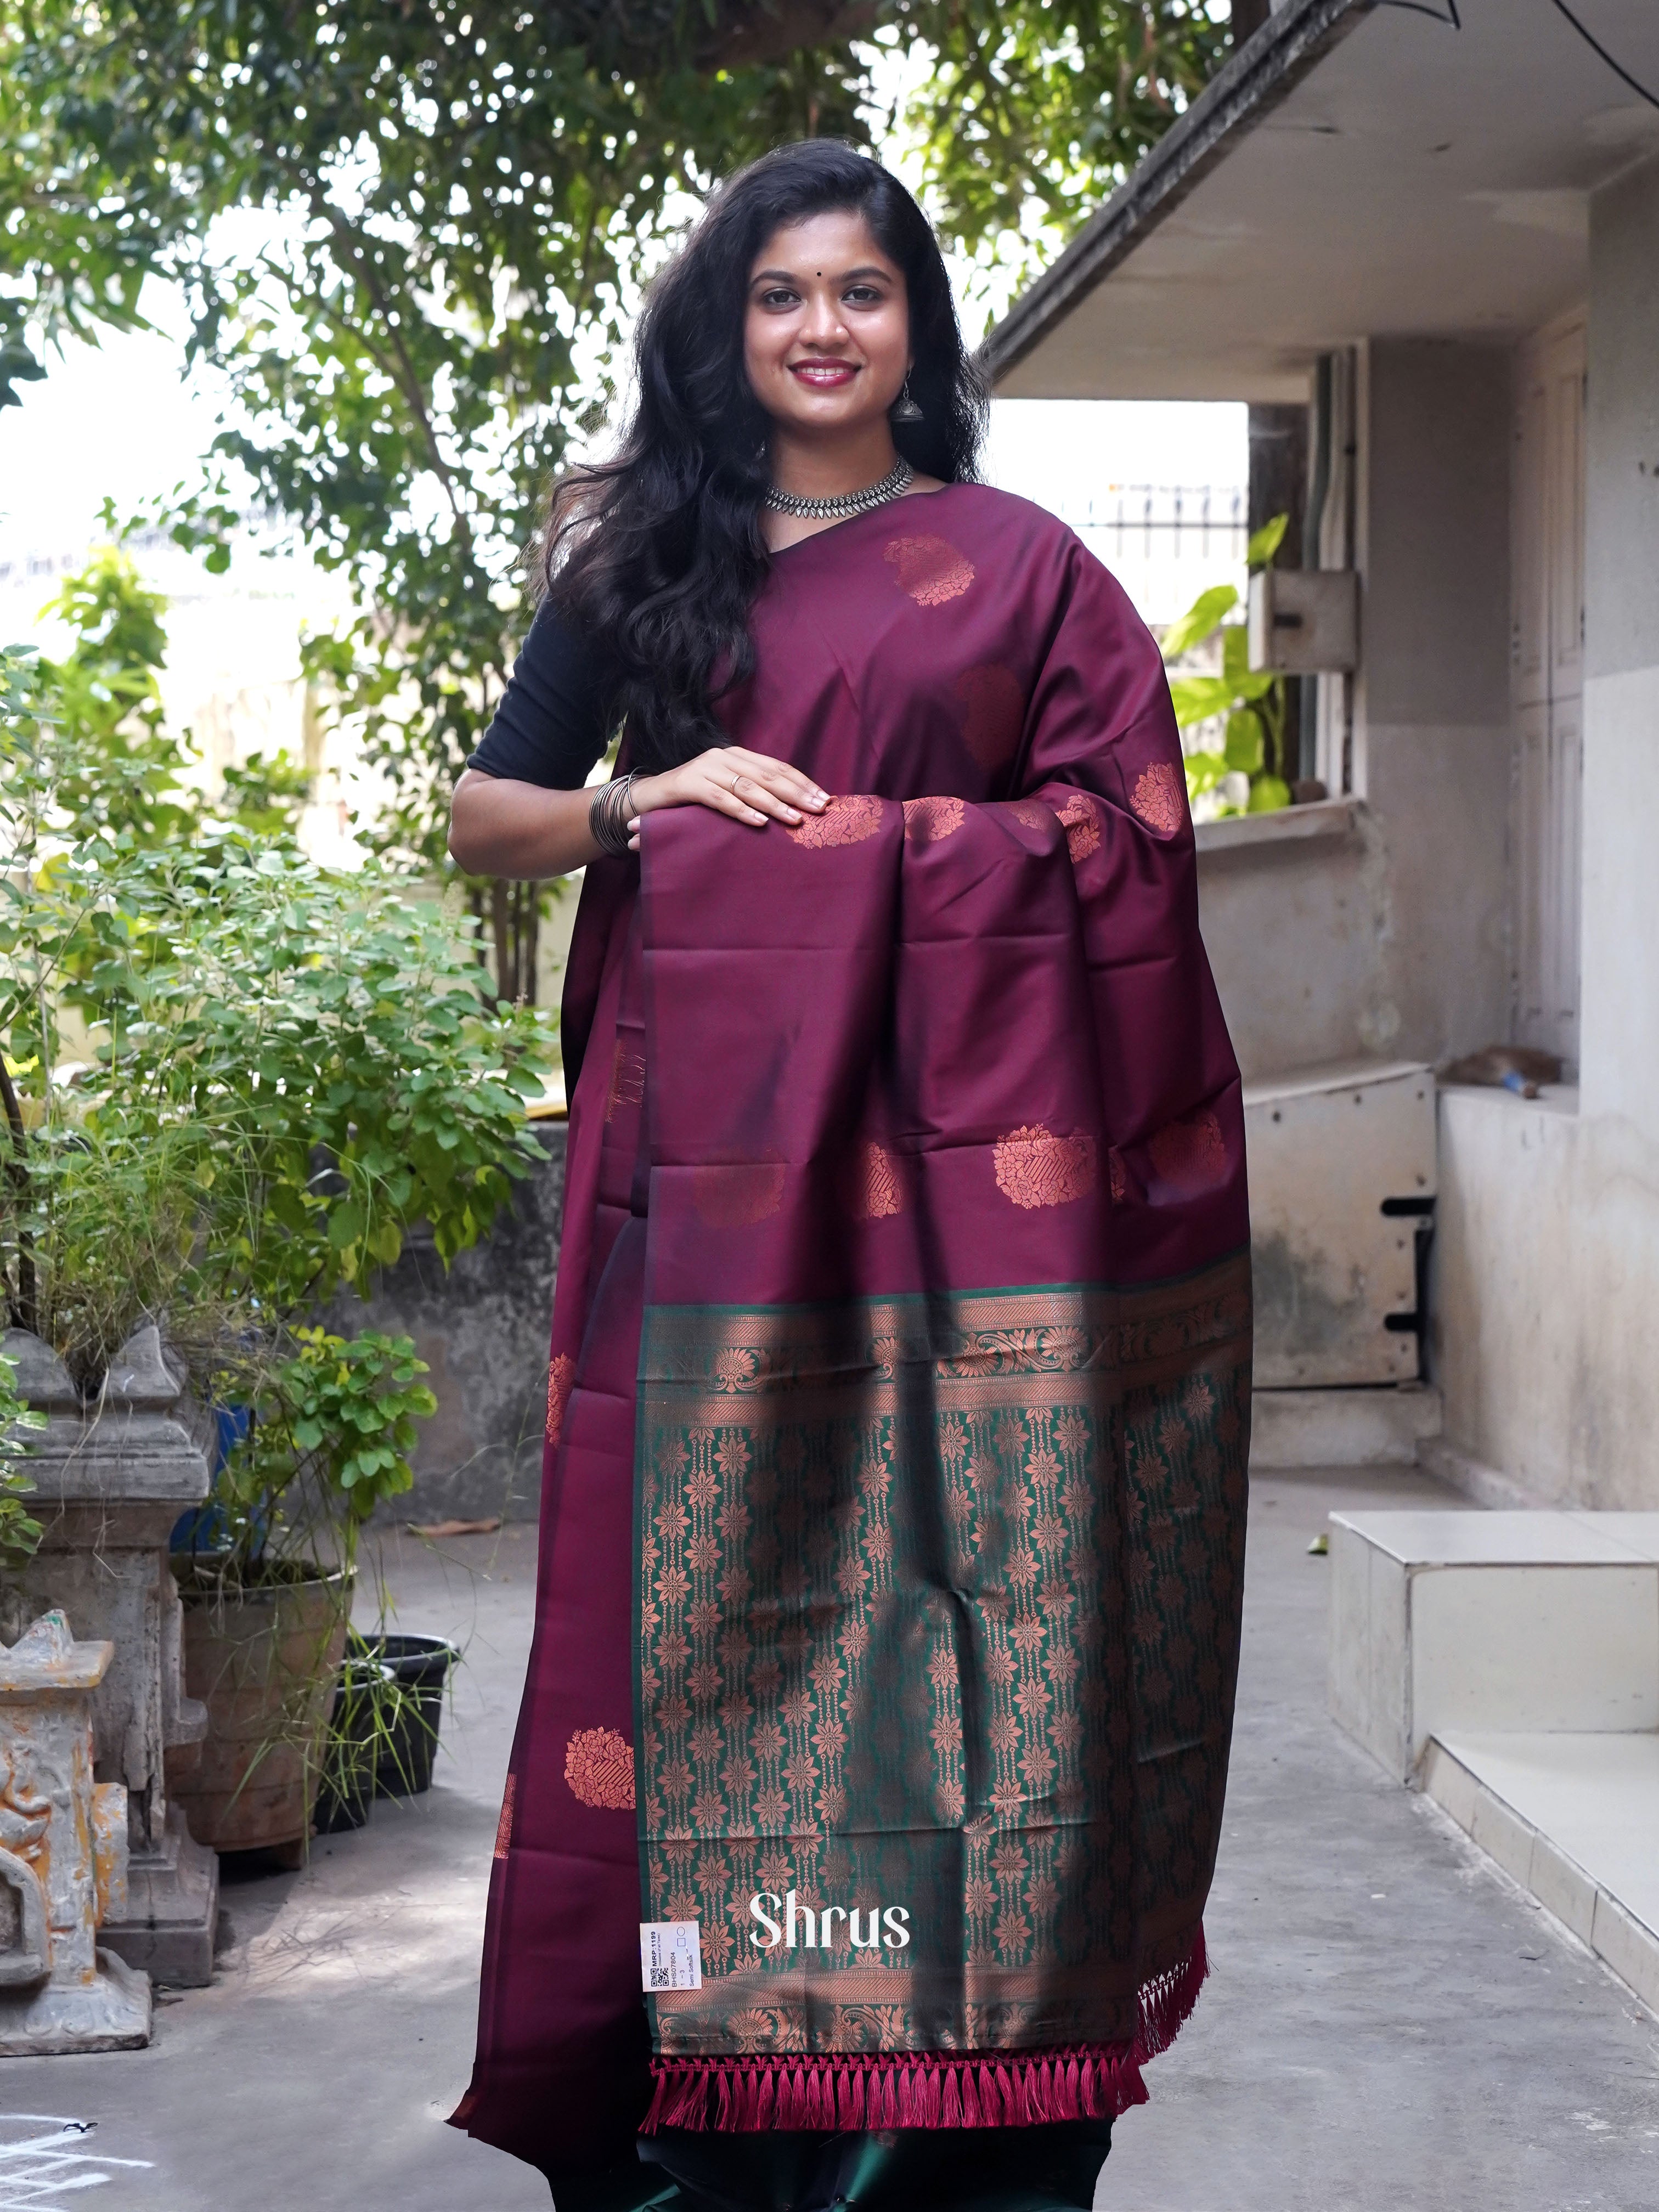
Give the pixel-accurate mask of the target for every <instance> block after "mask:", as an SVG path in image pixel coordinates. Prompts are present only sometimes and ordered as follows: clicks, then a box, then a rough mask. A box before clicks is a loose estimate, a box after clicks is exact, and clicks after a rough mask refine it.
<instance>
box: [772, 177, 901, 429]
mask: <svg viewBox="0 0 1659 2212" xmlns="http://www.w3.org/2000/svg"><path fill="white" fill-rule="evenodd" d="M743 354H744V367H745V368H747V370H748V372H749V382H750V387H751V388H752V390H753V392H754V394H755V397H756V398H757V399H758V400H759V402H760V404H761V405H762V406H763V408H764V409H765V410H766V412H767V413H768V414H769V416H771V417H772V420H773V421H774V422H775V423H777V424H778V426H779V427H780V428H782V429H787V430H788V431H791V432H793V433H794V434H795V435H797V436H800V437H805V438H812V437H823V436H833V437H840V436H844V435H846V434H847V433H848V431H853V430H858V429H861V428H865V427H866V426H867V425H868V424H870V423H872V422H875V421H876V420H877V419H878V417H879V416H884V415H885V413H886V411H887V410H888V409H889V408H890V406H891V405H892V404H893V402H894V401H895V400H896V398H898V396H899V392H900V391H901V390H902V387H903V384H904V379H905V375H906V374H907V372H908V369H909V367H910V311H909V306H908V301H907V300H906V298H905V292H904V276H903V272H902V270H900V269H899V268H898V266H897V265H896V263H894V262H892V261H890V259H889V258H888V257H887V255H886V254H885V253H884V252H882V250H881V248H880V246H878V245H877V243H876V240H875V239H874V237H873V236H872V233H871V230H870V227H869V225H868V224H867V223H866V221H865V219H864V217H863V216H861V215H855V214H851V213H847V212H836V213H831V214H828V215H815V216H811V218H810V219H809V220H808V221H806V222H799V223H793V224H791V225H790V226H789V228H787V229H784V230H775V231H774V232H773V234H772V235H771V237H770V238H769V239H768V240H767V241H766V243H765V245H764V246H763V247H762V248H761V250H760V252H759V253H758V254H757V255H756V257H755V264H754V266H753V268H752V269H751V270H750V272H749V305H748V311H747V313H746V315H745V317H744V343H743Z"/></svg>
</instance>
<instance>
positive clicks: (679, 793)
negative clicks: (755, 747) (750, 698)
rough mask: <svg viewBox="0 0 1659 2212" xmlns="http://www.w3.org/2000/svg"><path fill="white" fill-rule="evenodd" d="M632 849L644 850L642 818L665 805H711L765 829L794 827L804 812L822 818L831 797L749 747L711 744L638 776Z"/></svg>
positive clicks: (631, 808) (634, 787)
mask: <svg viewBox="0 0 1659 2212" xmlns="http://www.w3.org/2000/svg"><path fill="white" fill-rule="evenodd" d="M628 799H629V817H628V828H629V839H628V843H629V850H630V851H631V852H635V853H637V852H638V850H639V848H640V817H641V816H642V815H646V814H654V813H655V812H656V811H658V810H659V808H661V807H665V806H707V807H708V808H709V809H711V811H713V812H714V813H716V814H724V815H727V816H729V817H730V818H731V819H732V821H734V822H743V823H747V824H748V825H749V827H750V829H764V828H765V827H766V825H767V823H769V822H781V823H785V824H793V823H797V822H799V821H800V820H801V819H802V818H803V813H804V812H805V813H811V814H822V813H823V810H824V808H825V807H826V806H827V805H829V793H827V792H823V791H820V790H819V789H818V787H817V784H815V783H814V782H813V781H812V779H811V776H806V775H802V774H801V772H800V770H799V769H798V768H792V767H791V766H790V764H789V763H788V762H787V761H781V760H774V759H773V757H772V756H771V755H770V754H769V753H751V752H750V750H749V749H748V747H747V746H746V745H711V746H710V747H709V749H708V751H707V752H706V753H699V754H698V755H697V757H696V759H695V760H689V761H684V762H682V763H681V764H680V765H679V767H678V768H671V769H664V770H663V772H662V774H661V775H641V776H635V779H634V782H633V785H632V787H631V788H630V789H629V794H628Z"/></svg>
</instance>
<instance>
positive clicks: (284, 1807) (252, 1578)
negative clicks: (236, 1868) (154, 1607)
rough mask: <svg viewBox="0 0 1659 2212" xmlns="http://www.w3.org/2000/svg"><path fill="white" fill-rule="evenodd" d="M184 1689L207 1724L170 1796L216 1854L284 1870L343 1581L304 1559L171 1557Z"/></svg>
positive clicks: (308, 1788) (342, 1631) (323, 1713)
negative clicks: (271, 1854)
mask: <svg viewBox="0 0 1659 2212" xmlns="http://www.w3.org/2000/svg"><path fill="white" fill-rule="evenodd" d="M173 1573H174V1575H175V1577H177V1580H178V1583H179V1595H180V1596H181V1598H182V1599H183V1601H184V1607H185V1688H186V1690H187V1691H188V1692H189V1694H190V1695H191V1697H192V1698H199V1699H201V1701H202V1703H203V1704H204V1705H205V1706H206V1707H207V1711H208V1727H207V1734H206V1736H205V1737H204V1741H203V1742H202V1746H201V1749H200V1752H199V1753H198V1755H197V1758H196V1759H195V1760H194V1762H193V1764H192V1766H191V1771H188V1772H183V1773H180V1774H179V1775H178V1777H177V1778H176V1780H175V1782H174V1785H173V1796H174V1798H175V1800H176V1802H179V1803H180V1804H182V1805H183V1806H184V1808H185V1812H186V1813H187V1814H188V1816H189V1820H190V1825H191V1833H192V1834H194V1835H195V1836H197V1838H199V1839H200V1840H201V1841H202V1842H203V1843H204V1844H211V1846H212V1847H213V1849H214V1850H217V1851H246V1850H274V1851H276V1852H277V1853H278V1854H279V1855H280V1856H282V1857H283V1858H285V1859H286V1860H288V1861H289V1863H291V1864H294V1865H296V1866H297V1865H298V1864H299V1863H301V1860H302V1859H303V1857H304V1856H305V1850H306V1846H307V1842H308V1840H309V1838H310V1835H311V1808H312V1802H313V1799H314V1797H315V1796H316V1794H317V1784H318V1777H319V1772H320V1771H321V1765H322V1759H323V1753H324V1741H325V1735H326V1733H327V1729H328V1723H329V1706H330V1702H331V1699H332V1696H333V1692H334V1683H335V1678H336V1676H337V1673H338V1670H339V1665H340V1661H341V1658H342V1656H343V1653H344V1650H345V1639H346V1621H347V1615H348V1613H349V1582H348V1579H347V1577H345V1576H344V1575H343V1574H340V1573H332V1574H331V1573H326V1572H325V1571H322V1570H320V1569H319V1568H317V1567H315V1566H313V1565H309V1564H308V1563H307V1562H304V1561H293V1560H285V1561H264V1562H259V1563H257V1564H255V1565H252V1566H251V1567H248V1568H246V1569H244V1571H242V1572H241V1573H240V1575H237V1574H234V1573H232V1572H231V1571H228V1568H227V1566H226V1565H224V1564H223V1563H222V1562H220V1561H217V1560H216V1559H215V1558H214V1557H213V1555H212V1554H206V1555H202V1554H190V1555H185V1556H182V1557H175V1559H174V1560H173Z"/></svg>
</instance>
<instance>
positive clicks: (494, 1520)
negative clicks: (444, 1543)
mask: <svg viewBox="0 0 1659 2212" xmlns="http://www.w3.org/2000/svg"><path fill="white" fill-rule="evenodd" d="M409 1527H410V1534H413V1535H416V1536H493V1535H494V1534H495V1531H496V1530H497V1529H498V1528H500V1527H501V1515H500V1514H499V1513H492V1514H491V1515H490V1516H489V1520H487V1521H411V1522H410V1524H409Z"/></svg>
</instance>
